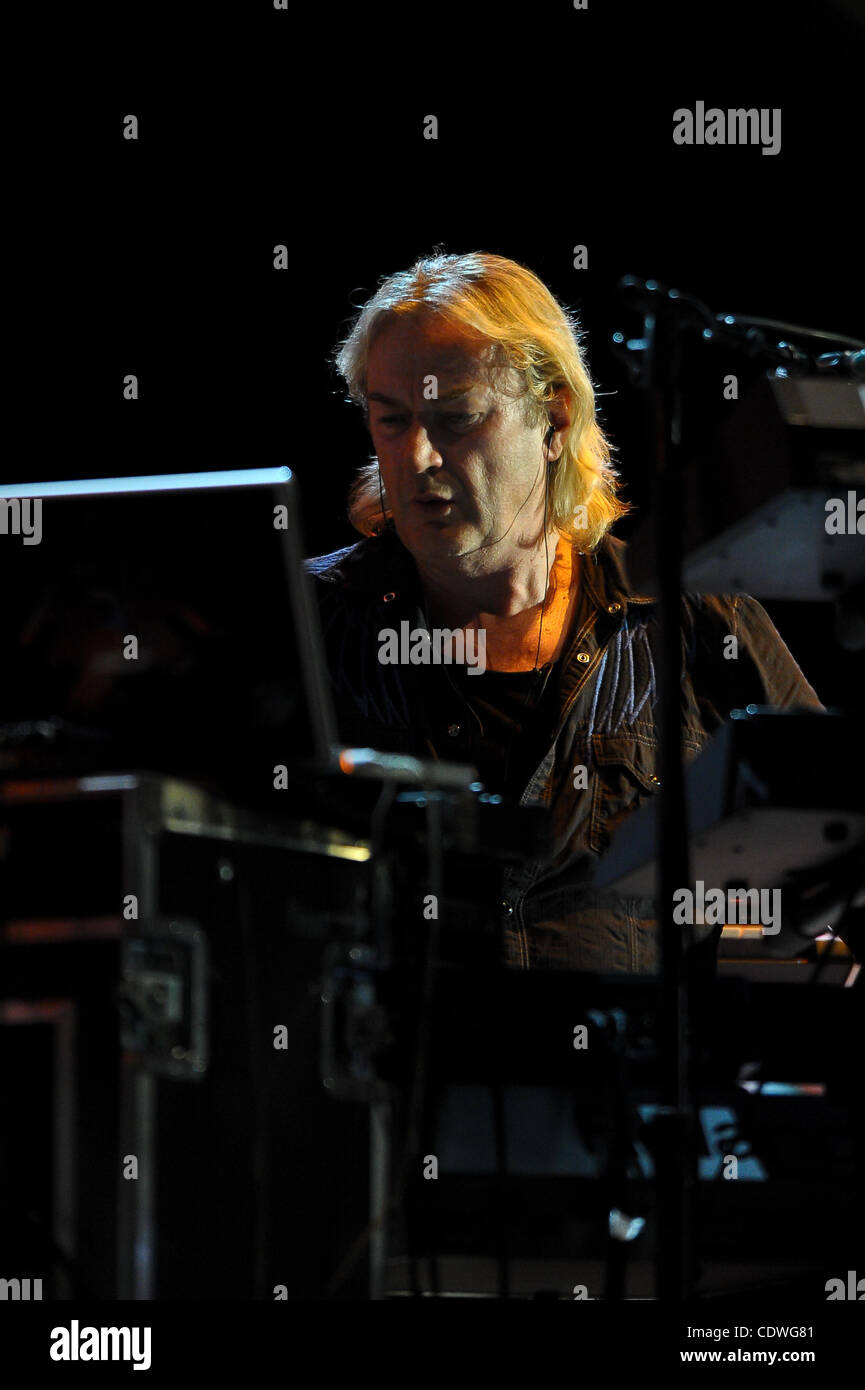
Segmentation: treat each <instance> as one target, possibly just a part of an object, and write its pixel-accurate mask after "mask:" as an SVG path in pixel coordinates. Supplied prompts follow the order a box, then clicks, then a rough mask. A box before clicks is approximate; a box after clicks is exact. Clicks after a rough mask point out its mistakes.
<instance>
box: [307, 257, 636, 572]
mask: <svg viewBox="0 0 865 1390" xmlns="http://www.w3.org/2000/svg"><path fill="white" fill-rule="evenodd" d="M429 313H434V314H437V315H440V316H441V317H442V318H444V319H446V320H447V321H448V322H450V323H453V324H457V325H459V326H461V327H462V328H463V329H465V330H467V331H468V332H470V333H471V334H472V335H474V336H476V337H479V338H481V339H483V340H485V341H486V342H487V343H489V344H491V345H492V346H493V348H494V349H495V351H496V357H497V359H498V361H499V363H500V364H501V365H506V366H510V367H513V368H516V369H517V371H519V372H520V373H521V374H522V377H523V381H524V383H525V395H524V397H523V401H524V415H525V420H526V423H527V424H529V425H536V424H539V423H540V422H541V421H542V420H543V419H544V418H545V416H546V414H547V407H548V404H549V403H550V402H551V401H552V400H553V398H554V397H555V396H556V394H557V393H559V392H561V391H562V390H566V391H567V394H568V396H569V398H570V405H571V422H570V426H569V428H568V432H567V435H566V438H565V443H564V447H563V449H562V452H561V454H560V455H559V457H558V459H556V460H555V461H554V462H553V464H552V466H551V468H550V480H549V494H548V507H549V515H550V520H551V522H552V524H553V525H554V526H555V527H556V528H557V529H558V530H559V531H560V532H562V533H564V534H565V535H568V536H572V537H573V538H574V540H575V541H576V542H578V543H579V546H580V549H581V550H592V549H594V547H595V546H596V545H597V544H598V543H599V541H600V540H601V538H602V536H604V535H605V534H606V532H607V531H608V530H609V528H610V527H611V526H612V525H613V523H614V522H616V521H618V519H619V518H620V517H622V516H624V515H625V514H626V513H627V512H629V511H630V510H631V508H630V505H629V504H628V503H627V502H623V501H621V500H620V499H619V498H618V497H617V495H616V494H617V492H618V490H619V488H620V487H621V483H620V481H619V476H618V472H617V470H616V469H615V468H614V467H613V465H612V463H611V453H612V450H613V446H612V445H611V444H610V443H609V441H608V440H607V439H606V438H605V436H604V433H603V431H602V429H601V427H600V425H599V424H598V420H597V414H596V406H595V390H594V386H593V384H592V380H591V377H590V376H589V372H588V369H587V366H586V362H585V358H584V356H583V352H582V348H581V337H582V333H581V330H580V326H579V321H578V319H577V316H576V314H575V313H574V311H573V310H569V309H566V308H563V307H562V306H561V305H560V304H559V303H558V301H557V300H556V299H554V297H553V296H552V294H551V293H550V291H549V290H548V289H547V287H546V285H544V284H543V282H542V281H541V280H539V279H538V277H537V276H536V275H535V274H533V272H532V271H530V270H527V269H526V268H525V266H521V265H518V264H517V262H516V261H511V260H508V259H507V258H506V257H504V256H492V255H488V254H486V253H485V252H482V251H474V252H471V253H469V254H467V255H463V256H458V255H445V254H444V253H443V252H441V251H439V250H438V248H437V249H436V250H435V252H434V254H433V255H432V256H428V257H423V258H422V259H420V260H418V261H416V262H415V264H414V265H413V266H412V267H411V269H410V270H402V271H397V272H396V273H395V274H393V275H389V276H387V277H386V278H385V279H384V280H383V281H382V283H381V284H380V286H379V288H378V289H377V290H376V292H375V294H374V295H373V296H372V298H371V299H369V300H368V301H367V303H366V304H365V305H364V306H363V308H362V309H361V310H360V312H359V314H358V316H357V318H356V319H355V321H354V324H353V326H352V328H351V331H350V332H349V334H348V336H347V338H346V339H345V340H344V341H343V342H342V343H341V344H340V345H339V347H338V348H337V350H336V352H335V353H334V357H333V361H334V364H335V366H336V368H337V370H338V372H339V373H340V375H341V377H342V378H343V380H344V381H345V383H346V386H347V387H348V392H349V396H350V398H351V400H353V401H354V402H355V404H357V405H359V406H360V407H361V408H362V410H363V412H364V416H365V417H366V418H368V402H367V396H366V392H367V384H366V375H367V363H368V360H369V353H370V349H371V348H372V345H373V343H374V341H375V339H376V337H377V336H378V334H379V333H380V332H381V330H382V328H383V327H384V325H385V324H386V323H387V321H388V320H389V319H391V318H392V317H394V316H397V315H406V314H410V315H415V316H420V315H423V314H429ZM581 508H584V509H585V510H584V512H583V513H582V514H581V513H580V510H579V509H581ZM390 515H391V513H390V509H389V507H388V504H387V493H384V512H382V493H381V477H380V473H379V468H378V461H377V460H375V459H373V461H372V462H371V463H367V464H364V465H362V466H361V468H360V469H359V472H358V475H357V477H356V478H355V479H354V481H353V483H352V486H351V490H350V493H349V500H348V517H349V520H350V521H351V523H352V525H353V526H354V528H355V530H357V531H359V532H360V533H361V535H364V536H372V535H377V534H378V533H379V532H380V531H381V530H382V528H383V526H384V525H385V524H386V522H387V520H388V519H389V518H390ZM583 520H585V522H586V525H585V527H583V525H582V524H581V523H582V521H583Z"/></svg>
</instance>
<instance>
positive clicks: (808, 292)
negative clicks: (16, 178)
mask: <svg viewBox="0 0 865 1390" xmlns="http://www.w3.org/2000/svg"><path fill="white" fill-rule="evenodd" d="M88 25H92V26H93V27H92V32H91V30H90V29H88ZM97 37H98V39H99V43H98V44H97V42H96V39H97ZM106 37H107V38H108V40H109V47H108V48H107V49H106ZM76 51H77V55H78V56H77V57H76V61H75V63H74V64H72V65H71V66H70V68H69V70H68V72H67V74H66V77H65V80H64V84H62V85H61V88H60V89H58V95H57V100H56V101H53V102H46V101H45V99H44V91H43V90H41V89H40V88H39V87H38V86H33V87H32V88H27V89H26V90H27V91H28V93H29V95H28V96H25V98H24V99H23V102H22V105H21V107H20V108H19V119H20V121H21V125H22V128H26V129H27V130H28V131H30V132H32V133H33V134H34V135H35V140H36V151H37V153H36V157H35V160H34V162H33V165H32V167H31V169H30V174H31V178H32V188H33V196H32V198H31V199H26V200H24V202H23V204H22V206H21V207H20V208H19V210H18V213H19V215H18V218H17V226H18V228H19V229H20V232H21V237H20V242H19V244H18V247H17V253H16V254H14V255H13V257H12V258H11V264H10V272H11V275H12V277H14V278H15V279H17V280H20V282H21V283H22V284H23V286H24V289H25V292H26V296H27V306H28V312H27V314H26V317H25V318H24V321H23V324H22V327H21V333H20V342H19V343H18V344H16V348H15V352H14V360H13V364H12V366H11V369H10V370H9V372H8V374H7V387H8V388H9V400H10V402H11V412H12V416H13V421H15V420H17V422H18V424H19V425H20V429H19V430H18V431H17V435H18V438H19V441H20V443H19V447H18V448H17V449H16V451H15V453H14V454H12V455H11V461H7V463H6V465H5V468H4V473H5V475H6V477H7V478H8V479H9V481H10V482H11V483H14V482H16V481H21V482H23V481H30V482H36V481H40V480H43V479H45V480H48V479H58V478H64V477H88V476H93V477H95V476H110V475H112V474H130V475H131V474H137V473H159V472H179V471H184V470H201V469H209V468H217V469H221V468H235V467H249V466H253V465H265V464H288V465H290V466H291V467H292V468H293V469H295V470H296V472H297V474H298V476H299V479H300V484H301V489H302V499H303V509H304V526H305V533H306V541H307V549H308V551H309V553H321V552H323V551H327V550H331V549H335V548H336V547H337V546H340V545H345V544H348V543H350V542H351V541H352V540H353V539H356V535H355V533H354V532H353V531H352V530H351V528H350V526H349V525H348V522H347V520H346V518H345V495H346V490H347V487H348V484H349V481H350V479H351V477H352V475H353V473H354V470H355V468H356V467H357V465H358V464H360V463H362V462H364V461H365V460H366V459H367V457H368V456H369V449H370V445H369V441H368V438H367V436H366V434H365V432H364V430H363V427H362V424H361V420H360V417H359V415H358V413H357V412H356V410H355V409H354V408H353V407H351V406H349V405H346V404H344V403H343V392H342V389H341V385H340V383H339V382H338V381H337V379H336V377H335V376H334V374H333V373H332V371H331V369H330V366H329V361H328V359H329V355H330V353H331V352H332V350H333V347H334V345H335V343H336V342H337V341H338V339H339V338H340V337H341V336H343V335H344V333H345V331H346V329H347V326H348V322H349V319H350V317H351V315H352V314H353V306H356V305H359V304H361V303H362V302H363V300H364V299H365V298H366V297H368V295H369V294H370V293H371V292H372V291H373V290H374V289H375V287H376V285H377V283H378V282H379V280H380V278H382V277H383V276H384V275H386V274H388V273H390V272H392V271H394V270H396V269H401V268H404V267H406V266H408V265H410V264H411V263H412V262H413V261H414V260H415V259H416V258H417V257H418V256H419V255H422V254H425V253H428V252H430V251H431V250H432V249H433V247H435V246H441V247H443V248H444V249H445V250H446V251H448V252H464V251H470V250H486V251H490V252H496V253H499V254H502V255H505V256H509V257H511V258H513V259H515V260H518V261H521V262H522V263H524V264H526V265H527V266H529V267H530V268H531V269H532V270H534V271H535V272H536V273H537V274H538V275H539V276H540V277H541V278H542V279H543V280H544V281H545V282H546V283H547V284H548V285H549V287H550V289H551V290H552V292H553V293H554V294H555V295H556V296H557V297H558V298H559V299H560V300H561V301H562V302H564V303H566V304H568V305H569V306H571V307H573V308H576V309H577V310H578V312H579V314H580V317H581V321H582V324H583V327H584V328H585V330H586V333H587V346H588V354H589V363H590V369H591V371H592V375H593V377H594V379H595V382H596V384H597V387H598V391H599V393H600V397H599V401H600V405H601V409H602V419H603V422H604V424H605V426H606V428H607V430H608V433H609V434H610V435H611V437H612V439H613V441H614V442H615V444H616V445H617V448H618V453H617V458H618V461H619V465H620V468H621V470H622V473H623V475H624V477H625V480H626V483H627V493H626V495H627V496H628V497H629V498H630V499H631V500H632V501H633V502H634V503H635V504H636V506H637V509H638V510H637V512H636V513H635V515H634V517H633V518H628V519H627V520H626V521H625V522H624V523H622V524H621V525H620V526H619V527H618V528H617V533H618V534H620V535H622V536H623V537H624V538H626V539H627V538H628V536H629V535H630V534H631V531H632V529H633V526H634V525H635V524H638V522H639V517H640V508H643V509H645V505H646V502H647V499H648V496H649V481H650V477H651V471H650V470H651V466H652V455H651V436H650V433H649V431H648V427H647V420H646V413H645V408H644V405H643V401H642V399H641V397H640V396H639V395H638V394H637V393H636V392H635V391H634V390H633V388H631V387H630V386H629V385H628V381H627V374H626V371H625V368H624V366H623V365H622V363H621V362H620V361H619V360H618V359H617V358H616V357H615V356H614V355H613V354H612V352H611V350H610V336H611V333H612V332H613V331H614V330H615V329H617V328H623V329H626V330H628V331H634V330H635V329H636V328H637V327H638V320H636V319H634V318H633V317H632V316H631V315H629V313H628V312H627V311H626V310H625V308H624V306H623V305H622V303H621V302H620V300H619V298H618V297H617V293H616V285H617V282H618V280H619V278H620V277H621V276H622V275H623V274H625V273H631V274H635V275H639V276H654V277H656V278H658V279H659V280H662V281H665V282H667V283H672V284H675V285H677V286H679V287H680V288H681V289H683V290H686V291H690V292H692V293H695V294H697V295H699V296H700V297H701V298H702V299H703V300H704V301H705V302H706V303H707V304H708V305H709V306H710V308H711V309H712V310H713V311H718V310H722V309H728V308H729V309H732V310H735V311H740V312H744V313H750V314H757V315H763V316H768V317H778V318H781V319H784V320H786V321H788V322H792V323H798V324H805V325H808V326H814V327H821V328H824V329H828V330H832V331H836V332H838V333H846V334H851V335H853V336H857V335H858V336H861V335H862V332H863V327H865V315H863V313H862V300H863V296H862V293H861V286H862V272H861V245H862V222H861V214H860V196H861V164H862V102H861V92H862V71H863V59H865V6H863V5H862V4H859V3H854V0H823V2H822V3H821V4H820V5H819V6H817V5H814V4H799V3H774V0H771V2H768V0H756V2H755V0H750V3H743V2H742V0H732V3H725V4H724V5H722V6H703V5H694V4H678V3H676V4H663V5H656V4H648V3H645V4H641V5H637V4H634V3H627V4H625V3H603V0H590V4H589V9H588V10H586V11H576V10H574V9H573V6H572V4H571V3H570V0H558V3H550V0H542V3H537V4H535V5H532V6H530V7H519V8H513V9H512V8H509V7H505V6H494V5H491V4H484V5H480V4H468V3H466V4H462V5H449V4H443V5H441V4H437V5H436V6H431V7H412V8H408V7H404V8H402V9H401V10H399V11H396V12H394V13H390V12H389V11H388V10H386V9H384V8H378V7H376V8H370V7H353V6H351V7H350V6H346V7H338V8H334V7H331V6H320V7H307V6H303V7H296V8H294V9H292V10H289V11H287V12H281V11H274V10H273V8H272V6H271V5H269V4H264V3H262V4H260V5H258V6H255V7H248V8H244V9H241V8H240V7H234V8H233V9H231V10H226V11H223V12H219V13H211V12H210V11H209V10H207V11H204V12H201V11H198V12H196V14H195V15H192V14H190V15H189V16H188V17H186V18H183V17H178V14H177V12H176V8H173V7H170V6H168V5H164V4H162V5H160V4H155V5H154V4H148V5H146V6H145V5H144V3H143V0H142V3H138V4H131V5H125V6H124V7H123V12H122V15H121V14H118V15H117V16H116V17H115V18H113V20H112V21H111V24H110V25H109V29H108V31H106V28H105V24H104V23H100V25H99V26H97V25H96V24H95V23H94V21H93V19H92V18H89V17H86V16H85V17H83V18H82V17H78V18H77V19H76ZM697 100H702V101H704V102H705V104H706V106H707V107H709V106H719V107H721V108H722V109H725V110H726V109H727V108H728V107H738V106H745V107H750V106H756V107H758V108H760V107H768V108H773V107H780V108H781V110H782V147H781V151H780V153H779V154H778V155H776V156H771V157H770V156H767V155H763V154H762V153H761V151H760V148H759V147H724V146H703V147H696V146H695V147H681V146H675V145H674V144H673V141H672V126H673V122H672V116H673V112H674V110H675V109H676V108H677V107H679V106H686V107H689V108H691V109H693V107H694V105H695V103H696V101H697ZM129 113H134V114H135V115H137V117H138V119H139V124H140V131H139V139H138V140H137V141H136V142H130V141H126V140H124V139H123V137H122V122H123V117H124V116H125V115H127V114H129ZM428 114H435V115H436V116H437V117H438V120H439V138H438V140H437V141H427V140H424V139H423V136H422V130H423V119H424V117H425V116H426V115H428ZM278 243H285V244H286V245H287V246H288V250H289V261H290V266H291V268H290V269H289V270H287V271H282V272H277V271H275V270H274V269H273V266H272V259H273V247H274V245H276V244H278ZM578 244H585V245H586V246H587V247H588V261H589V268H588V269H587V270H583V271H576V270H574V269H573V266H572V260H573V247H574V246H575V245H578ZM717 370H718V368H717V364H716V363H715V364H713V363H712V362H711V360H710V359H709V358H708V357H707V358H706V359H705V365H704V363H702V362H701V361H699V360H697V359H694V360H690V361H689V367H688V372H689V375H688V380H687V383H686V385H687V391H688V399H689V401H690V402H691V410H690V415H691V417H692V418H691V423H690V424H689V428H688V432H687V436H686V448H690V449H692V450H695V451H700V450H701V449H702V448H704V447H705V445H706V438H705V436H706V432H707V431H709V432H710V431H711V426H712V421H711V418H709V417H708V416H707V417H706V418H705V419H703V434H702V436H701V433H700V423H701V417H702V411H701V409H700V408H699V406H696V407H695V403H699V402H700V400H701V395H700V393H701V392H703V393H707V391H708V389H709V388H708V387H707V380H709V381H710V382H711V390H712V392H714V393H715V394H717V392H716V391H715V382H716V381H717V380H718V378H717V375H716V373H717ZM130 372H131V373H135V374H137V376H138V378H139V391H140V399H139V400H138V401H137V402H127V401H124V400H123V399H122V379H123V377H124V375H126V374H127V373H130ZM707 373H711V376H710V377H708V378H707ZM194 544H195V538H194V536H193V537H190V545H194ZM232 561H233V563H236V564H249V563H254V553H252V551H251V550H250V548H249V547H248V546H247V547H245V546H244V538H243V537H242V536H239V537H238V541H237V552H236V554H235V556H233V557H232ZM766 606H767V607H768V608H769V610H770V612H771V613H772V616H773V618H774V619H775V621H776V622H777V623H778V625H779V627H780V629H781V631H782V634H783V635H784V636H785V638H786V640H787V641H788V643H789V644H790V646H791V647H792V649H793V651H794V654H795V655H796V656H797V659H798V660H799V662H800V664H801V665H802V666H803V669H804V670H805V673H806V675H807V676H808V677H809V679H811V681H812V683H813V684H814V685H815V686H816V688H817V690H818V692H819V693H820V695H821V696H822V698H823V699H824V700H825V701H826V702H830V703H833V704H839V705H844V704H848V703H849V704H852V703H855V701H856V699H858V698H859V697H858V694H857V692H856V689H855V687H856V686H857V685H859V684H860V683H861V680H862V674H863V673H862V660H861V657H859V656H851V655H849V654H847V653H843V652H842V651H841V650H840V649H839V648H838V646H837V644H836V641H835V637H834V620H833V611H832V608H831V606H828V605H811V604H802V605H795V604H793V605H790V604H778V603H772V604H767V605H766ZM860 688H861V687H860Z"/></svg>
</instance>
